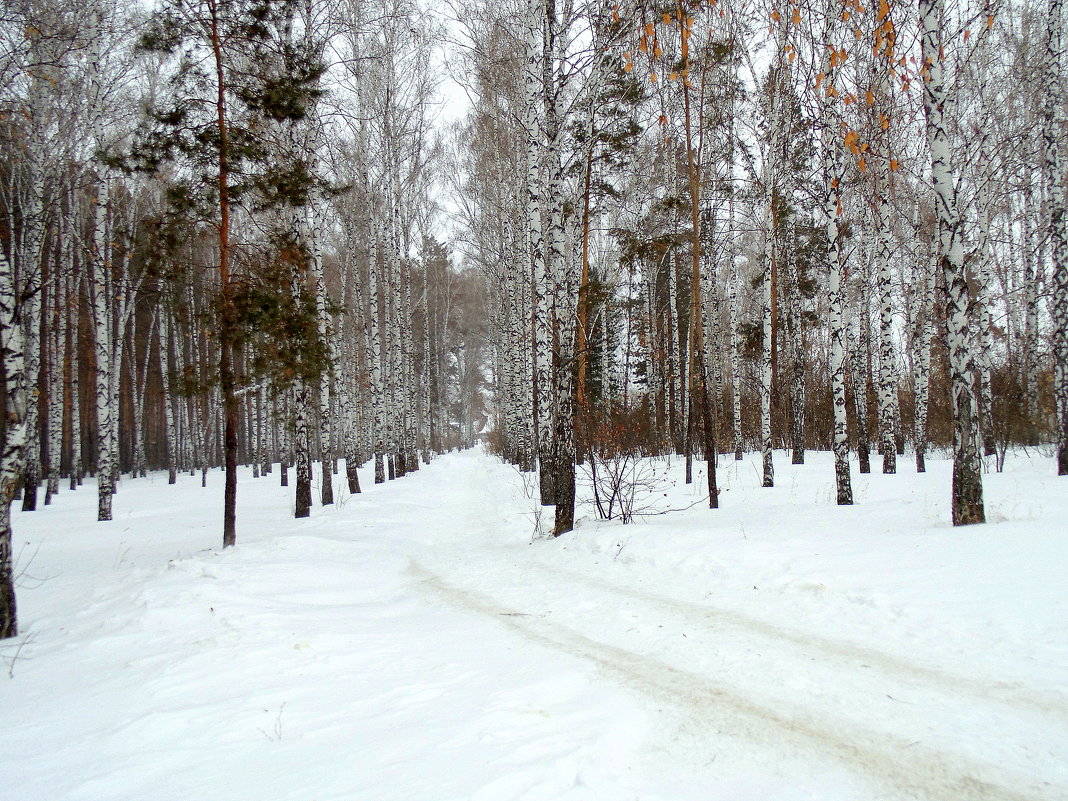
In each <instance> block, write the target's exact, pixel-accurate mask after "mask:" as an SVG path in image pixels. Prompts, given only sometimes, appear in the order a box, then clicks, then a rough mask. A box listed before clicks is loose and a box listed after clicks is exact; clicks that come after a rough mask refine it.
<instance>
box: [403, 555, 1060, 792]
mask: <svg viewBox="0 0 1068 801" xmlns="http://www.w3.org/2000/svg"><path fill="white" fill-rule="evenodd" d="M409 573H411V574H412V575H413V576H414V577H415V578H416V579H418V580H419V581H420V583H421V584H422V585H423V586H424V587H426V588H427V590H429V591H431V592H433V593H435V594H436V595H438V596H439V597H441V598H443V599H445V600H447V601H449V602H451V603H452V604H454V605H456V606H458V607H461V608H463V609H467V610H469V611H471V612H476V613H478V614H481V615H485V616H487V617H490V618H492V619H494V620H496V621H498V622H499V623H500V624H501V625H503V626H505V627H507V628H509V629H511V630H513V631H515V632H516V633H518V634H519V635H521V636H523V637H524V638H526V639H528V640H530V641H532V642H535V643H537V644H539V645H542V646H545V647H548V648H551V649H554V650H558V651H563V652H564V653H567V654H570V655H572V656H576V657H579V658H581V659H584V660H586V661H588V662H591V663H593V664H595V665H597V666H598V667H599V668H601V669H602V670H603V671H604V672H605V673H606V674H608V675H610V676H612V677H614V678H615V679H617V680H618V681H620V682H621V683H623V684H625V685H627V686H628V687H631V688H633V689H635V690H638V691H639V692H641V693H643V694H645V695H647V696H649V697H651V698H654V699H656V700H658V701H661V702H664V703H667V704H670V705H672V706H674V707H678V708H680V709H683V710H685V712H686V713H687V714H688V715H690V716H692V717H694V718H697V719H699V720H701V721H707V722H708V723H718V724H720V725H721V726H722V729H723V730H724V731H725V732H726V733H728V734H730V735H734V736H739V737H743V738H745V739H747V740H749V741H751V742H754V743H757V744H767V743H768V741H769V739H777V740H779V741H781V742H785V743H787V744H789V745H791V746H794V747H797V748H800V749H808V750H814V751H816V752H817V753H818V754H820V755H822V756H826V757H830V758H833V759H834V760H836V761H838V762H840V763H842V764H844V765H845V766H847V767H849V768H852V769H853V770H856V771H858V772H860V773H862V774H863V775H866V776H868V777H870V778H873V779H876V780H877V781H880V782H882V783H885V784H887V785H889V786H891V787H893V788H895V789H896V790H898V791H900V792H903V793H906V794H907V795H909V796H911V797H913V798H916V799H923V801H1054V799H1058V798H1063V797H1064V794H1065V793H1066V792H1068V788H1054V787H1051V786H1049V785H1047V786H1045V787H1042V786H1037V785H1035V784H1033V783H1032V784H1031V786H1030V787H1028V784H1029V782H1028V780H1027V779H1026V778H1025V777H1021V776H1012V775H1009V774H1008V772H1006V771H1002V770H997V769H995V768H993V767H991V766H990V765H985V764H981V763H978V762H975V761H972V760H969V759H967V758H965V757H962V756H959V755H956V754H951V753H946V752H940V751H937V750H935V749H932V748H928V747H925V746H923V745H921V744H917V743H915V742H910V741H906V740H905V739H903V738H900V737H897V736H894V735H887V734H884V733H881V732H874V731H871V730H867V729H863V728H860V727H857V726H854V725H853V724H851V723H847V722H845V721H842V720H838V719H834V718H831V717H826V716H825V717H823V718H819V717H815V716H812V715H810V714H806V713H805V712H803V711H800V710H792V711H790V712H784V711H780V710H778V709H773V708H771V707H769V706H765V705H762V704H760V703H757V702H755V701H753V700H751V699H748V698H746V697H744V696H743V695H740V694H739V693H738V692H737V691H736V690H735V689H734V688H732V687H730V686H728V685H725V684H721V683H719V682H716V681H714V680H712V679H710V678H709V677H707V676H703V675H700V674H697V673H692V672H689V671H686V670H681V669H679V668H676V667H673V666H671V665H669V664H667V663H665V662H662V661H660V660H658V659H655V658H653V657H649V656H645V655H642V654H638V653H635V652H632V651H628V650H626V649H623V648H620V647H618V646H614V645H610V644H608V643H604V642H599V641H597V640H594V639H591V638H589V637H587V636H585V635H583V634H580V633H579V632H577V631H574V630H572V629H569V628H566V627H564V626H560V625H557V624H554V623H550V622H548V621H545V620H543V619H541V618H537V617H532V616H529V615H526V614H524V613H521V612H517V611H515V610H511V609H508V608H506V607H503V606H502V605H501V604H499V603H496V602H495V601H494V600H493V599H492V598H489V597H487V596H485V595H482V594H481V593H478V592H475V591H471V590H465V589H462V588H460V587H456V586H454V585H451V584H449V583H448V582H446V581H445V580H444V579H443V578H442V577H440V576H438V575H436V574H434V573H432V572H430V571H428V570H426V569H425V568H423V567H422V566H421V565H420V564H419V563H417V562H415V561H414V560H413V561H412V562H411V565H410V567H409ZM771 732H774V734H771ZM1021 788H1022V789H1021ZM1051 792H1052V793H1055V794H1050V793H1051Z"/></svg>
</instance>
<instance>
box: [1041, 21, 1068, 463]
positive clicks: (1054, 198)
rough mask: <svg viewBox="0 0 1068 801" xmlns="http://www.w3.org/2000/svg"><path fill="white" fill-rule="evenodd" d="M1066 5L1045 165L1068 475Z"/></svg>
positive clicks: (1058, 394)
mask: <svg viewBox="0 0 1068 801" xmlns="http://www.w3.org/2000/svg"><path fill="white" fill-rule="evenodd" d="M1063 61H1064V7H1063V2H1062V0H1049V6H1048V12H1047V34H1046V69H1045V87H1044V88H1045V93H1046V102H1045V105H1044V107H1043V144H1044V145H1045V158H1044V159H1043V167H1044V172H1045V177H1046V183H1047V185H1048V186H1049V209H1050V214H1049V233H1050V255H1051V256H1052V258H1051V261H1052V262H1053V281H1052V293H1051V294H1052V300H1051V303H1050V317H1051V318H1052V319H1051V322H1052V323H1053V396H1054V400H1055V402H1056V409H1057V417H1056V424H1055V426H1054V428H1055V431H1056V434H1055V436H1056V442H1057V475H1060V476H1064V475H1068V230H1066V229H1068V196H1066V187H1065V179H1064V164H1063V160H1062V158H1061V148H1062V142H1061V139H1062V137H1063V134H1064V129H1065V123H1066V119H1065V118H1066V116H1068V112H1066V111H1065V108H1064V106H1065V103H1066V102H1068V98H1065V96H1064V79H1063V75H1062V71H1063V66H1064V65H1063Z"/></svg>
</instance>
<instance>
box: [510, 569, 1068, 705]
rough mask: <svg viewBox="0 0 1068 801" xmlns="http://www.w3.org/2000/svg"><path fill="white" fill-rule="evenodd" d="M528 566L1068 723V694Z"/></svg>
mask: <svg viewBox="0 0 1068 801" xmlns="http://www.w3.org/2000/svg"><path fill="white" fill-rule="evenodd" d="M524 567H525V568H534V569H537V570H540V571H542V573H544V574H546V575H550V576H552V575H557V576H566V577H567V578H568V579H570V580H576V581H580V582H582V583H583V584H585V585H587V586H588V587H592V588H595V589H599V590H605V591H608V592H611V593H613V594H614V595H616V596H617V597H620V598H623V599H630V600H634V601H642V602H645V603H649V604H652V605H654V606H658V607H661V608H663V609H667V610H670V611H672V612H675V613H677V614H679V615H681V616H683V617H685V618H686V619H687V620H688V621H689V622H691V623H693V624H695V625H697V626H700V627H701V628H704V629H706V630H710V631H716V630H719V629H722V628H726V627H729V628H734V629H738V630H741V631H743V632H745V633H746V634H756V635H758V636H760V637H763V638H765V639H766V640H769V641H771V642H774V643H779V642H785V643H789V644H790V645H792V646H796V647H797V648H798V649H799V651H800V652H802V653H803V654H804V655H805V656H806V657H809V658H811V659H815V660H817V661H820V662H824V663H829V662H830V661H831V660H830V659H828V657H829V656H831V657H837V661H836V663H835V664H836V665H842V666H847V667H862V668H865V669H874V670H878V671H881V672H882V673H884V674H886V675H891V676H894V677H896V678H897V679H898V680H900V679H904V680H906V681H915V680H920V681H923V682H925V683H926V684H927V685H928V686H937V687H940V688H942V689H946V690H950V691H952V692H954V693H959V692H962V691H963V692H967V693H968V694H970V695H972V696H974V697H977V698H981V699H983V700H987V701H994V702H995V703H999V704H1004V705H1007V706H1011V707H1016V708H1026V709H1027V710H1030V711H1032V712H1038V713H1039V714H1042V715H1045V716H1048V717H1056V718H1060V721H1061V723H1062V724H1066V725H1068V699H1065V698H1064V697H1062V696H1052V695H1035V694H1032V693H1030V692H1028V691H1027V690H1026V689H1024V688H1021V687H1019V686H1017V685H1014V684H1013V683H1011V682H990V681H984V680H982V679H977V678H972V677H968V676H961V675H958V674H953V673H949V672H948V671H943V670H939V669H938V668H934V667H928V666H925V665H919V664H916V663H915V662H910V661H908V660H906V659H902V658H900V657H898V656H895V655H893V654H889V653H887V652H885V651H878V650H875V649H872V648H866V647H864V646H861V645H857V644H856V643H851V642H849V641H847V640H837V639H833V638H829V637H822V636H820V635H818V634H809V633H807V632H798V631H793V630H791V629H788V628H784V627H782V626H777V625H775V624H774V623H769V622H768V621H766V620H761V619H759V618H755V617H750V616H748V615H745V614H742V613H740V612H735V611H732V610H729V609H723V608H721V607H716V606H706V605H704V604H697V603H693V602H690V601H683V600H680V599H678V598H671V597H668V596H665V595H660V594H658V593H654V592H650V591H648V590H642V589H636V588H633V587H622V586H620V585H618V584H615V583H614V582H611V581H606V580H605V579H600V578H596V577H593V576H588V575H586V574H584V573H580V572H578V571H575V570H568V569H567V568H562V567H554V566H550V565H546V564H544V563H541V562H538V561H537V560H531V561H530V562H529V563H527V564H525V565H524Z"/></svg>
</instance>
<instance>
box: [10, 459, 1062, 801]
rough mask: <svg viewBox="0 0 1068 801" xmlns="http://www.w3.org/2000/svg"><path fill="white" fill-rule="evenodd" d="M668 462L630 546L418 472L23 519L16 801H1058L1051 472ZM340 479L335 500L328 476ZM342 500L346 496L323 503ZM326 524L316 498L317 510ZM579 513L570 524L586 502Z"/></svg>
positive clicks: (452, 478) (1057, 514)
mask: <svg viewBox="0 0 1068 801" xmlns="http://www.w3.org/2000/svg"><path fill="white" fill-rule="evenodd" d="M758 459H759V456H756V457H752V458H748V459H746V460H745V461H743V462H738V463H736V462H734V461H721V472H720V483H721V486H722V487H723V492H722V495H721V505H722V508H721V509H719V510H717V511H709V510H707V509H705V508H703V507H702V505H701V504H700V503H697V505H695V506H692V507H691V508H688V509H685V508H684V507H688V506H691V504H693V503H694V502H695V501H698V500H699V498H698V497H697V494H696V493H697V490H696V489H695V488H694V487H700V486H702V479H701V477H700V476H696V477H695V485H694V486H692V487H687V486H685V485H684V484H683V483H682V481H681V475H682V464H681V462H678V461H676V462H673V463H672V464H671V468H670V470H669V471H668V476H669V483H668V484H667V485H665V487H664V490H663V492H664V493H666V495H662V496H661V497H662V501H661V503H662V505H663V508H673V509H679V510H681V511H672V512H670V513H668V514H663V515H658V516H654V517H649V518H645V519H644V520H643V521H641V522H639V523H637V524H635V525H630V526H622V525H619V524H618V523H617V522H614V521H609V522H600V521H596V520H595V519H594V515H593V511H592V507H591V506H590V505H589V504H588V503H587V504H582V505H580V508H579V516H580V520H579V525H578V526H577V528H576V531H575V532H573V533H571V534H568V535H565V536H564V537H562V538H560V539H559V540H555V541H549V540H544V539H535V538H533V536H532V535H533V534H534V531H535V525H536V519H535V518H536V516H537V511H538V507H537V506H536V504H535V503H534V502H533V501H532V500H531V498H530V497H529V495H530V493H529V492H528V486H527V483H526V482H524V481H523V479H522V477H521V476H520V475H519V474H518V473H517V472H516V471H514V470H513V469H511V468H509V467H506V466H504V465H502V464H500V463H499V462H497V461H495V460H493V459H492V458H490V457H488V456H486V455H484V454H482V453H480V452H477V451H469V452H465V453H460V454H450V455H447V456H443V457H440V458H439V459H437V460H436V461H435V462H434V463H433V464H431V465H429V466H427V467H425V468H424V469H422V470H421V471H419V472H418V473H416V474H413V475H410V476H408V477H407V478H405V479H403V480H400V481H396V482H391V483H388V484H385V485H379V486H375V485H374V484H372V476H371V474H370V473H369V472H363V473H361V482H362V484H363V486H364V487H365V493H364V494H363V495H361V496H354V497H347V496H346V495H345V494H344V493H343V492H342V495H341V502H340V503H338V504H337V505H336V506H335V507H333V508H329V509H326V510H323V509H321V508H319V507H316V509H315V510H314V516H313V517H312V518H311V519H309V520H303V521H296V520H293V519H292V517H291V515H292V498H291V494H290V491H289V490H287V489H284V488H280V487H278V486H277V475H272V476H267V477H265V478H261V479H256V480H253V479H252V478H251V476H250V475H248V474H243V475H242V481H241V485H240V489H239V513H238V547H237V548H236V549H232V550H228V551H226V552H223V551H221V550H219V548H218V545H219V539H220V535H219V531H220V518H221V506H222V504H221V494H222V480H221V474H220V473H218V472H214V473H212V474H211V475H210V476H209V486H208V488H206V489H201V487H200V486H199V477H196V478H193V477H189V476H183V477H180V479H179V484H178V486H177V487H169V486H167V484H166V476H165V475H161V474H155V475H153V476H151V477H150V478H149V479H147V480H130V481H125V482H124V483H123V485H122V486H121V488H120V492H119V495H118V496H117V498H116V500H115V510H116V511H115V520H114V521H113V522H112V523H108V524H99V523H96V522H94V516H95V515H94V513H95V504H96V496H95V492H94V488H93V487H91V486H86V487H85V488H84V489H82V490H80V491H78V492H77V493H68V492H65V493H63V494H62V495H60V496H59V497H58V498H57V499H56V501H55V502H54V503H53V505H52V506H50V507H46V508H44V509H42V510H40V511H38V512H35V513H32V514H19V513H16V516H15V521H14V524H15V532H16V543H17V553H18V560H19V562H18V564H19V566H20V568H21V569H22V571H23V575H22V577H21V581H20V584H21V586H20V588H19V602H20V617H21V621H22V628H23V634H22V635H21V636H20V637H19V638H17V639H16V640H14V641H12V642H10V643H5V644H4V645H3V646H2V648H0V657H2V658H3V664H2V668H3V676H2V677H0V709H2V710H3V711H2V715H0V733H2V735H3V736H4V739H5V742H6V743H7V744H8V745H7V747H6V748H5V749H4V753H3V756H0V775H2V777H3V784H2V787H0V797H2V798H3V799H5V801H7V800H8V799H10V801H38V800H42V801H45V800H47V801H61V800H66V799H69V800H71V801H73V800H74V799H85V800H86V801H89V800H91V801H104V800H105V799H131V800H133V799H138V800H139V799H153V801H167V800H168V799H192V798H199V799H213V801H214V800H218V801H228V800H229V799H242V800H243V799H250V800H251V799H256V800H257V801H260V800H262V801H288V800H289V799H292V800H293V801H298V800H299V801H334V800H340V799H347V800H348V799H351V800H357V799H358V800H359V801H365V800H368V799H376V800H377V799H383V800H384V799H390V800H393V799H395V800H396V801H446V800H449V799H472V800H473V801H498V800H499V801H505V800H506V799H507V800H511V799H516V800H518V799H523V800H524V801H535V799H546V800H547V801H548V800H549V799H553V800H555V799H565V800H567V801H571V800H573V799H574V800H577V799H589V800H590V801H594V800H596V801H614V800H615V799H619V800H620V801H623V800H624V799H626V800H627V801H631V800H633V799H641V801H683V799H686V800H689V799H695V800H696V799H717V800H720V799H724V800H728V801H729V800H731V799H735V800H737V801H742V800H743V799H766V798H767V799H777V800H778V799H782V800H783V801H797V800H799V799H812V800H815V799H820V800H821V801H823V800H826V801H839V800H840V801H856V800H858V799H872V800H875V799H887V800H888V801H889V799H918V800H920V799H922V800H923V801H928V800H929V801H936V800H937V801H943V800H944V801H960V800H963V799H1048V800H1049V801H1053V799H1063V798H1066V797H1068V607H1066V596H1068V593H1066V591H1065V582H1064V565H1065V563H1066V562H1068V537H1066V529H1068V526H1066V525H1065V520H1066V519H1068V493H1066V492H1065V487H1066V485H1065V481H1064V479H1063V478H1062V479H1058V478H1056V477H1055V476H1053V475H1052V474H1053V472H1054V471H1053V468H1052V464H1051V460H1050V459H1049V458H1046V457H1038V456H1036V455H1033V454H1032V455H1031V456H1027V455H1018V456H1016V457H1015V458H1010V460H1009V463H1008V466H1007V468H1006V471H1005V473H1003V474H993V473H991V474H987V475H986V476H984V478H985V482H986V500H987V513H988V519H989V520H991V521H992V522H991V523H989V524H987V525H984V526H973V527H969V528H965V529H956V530H954V529H953V528H952V527H951V526H950V525H949V503H948V497H949V491H948V485H949V464H948V463H947V462H944V461H936V460H932V461H931V462H930V463H929V467H928V470H929V472H928V473H927V474H926V475H921V476H917V475H914V474H912V473H911V472H909V469H908V468H905V470H904V472H902V473H901V474H899V475H896V476H883V475H879V474H872V475H868V476H857V475H856V474H854V489H855V493H856V499H857V506H855V507H851V508H839V507H837V506H835V504H834V495H833V493H834V482H833V470H832V466H831V460H830V457H829V455H828V454H810V455H809V464H808V465H804V466H799V467H795V466H791V465H787V464H783V461H785V460H782V459H779V464H777V473H778V476H777V477H778V486H777V487H775V488H773V489H762V488H761V487H760V486H759V484H760V473H759V462H758ZM342 475H343V472H342ZM337 487H338V490H339V491H343V489H344V482H343V481H342V480H338V481H337ZM316 494H317V493H316ZM580 494H581V493H580Z"/></svg>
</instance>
